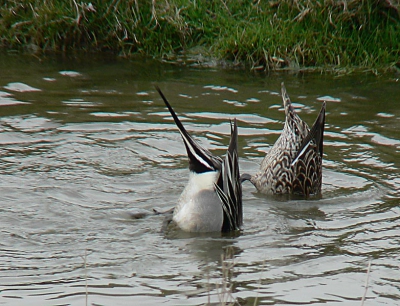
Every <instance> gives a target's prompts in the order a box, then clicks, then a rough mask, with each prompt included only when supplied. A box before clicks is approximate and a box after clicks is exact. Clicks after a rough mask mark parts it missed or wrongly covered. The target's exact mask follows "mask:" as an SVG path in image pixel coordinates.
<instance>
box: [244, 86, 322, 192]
mask: <svg viewBox="0 0 400 306" xmlns="http://www.w3.org/2000/svg"><path fill="white" fill-rule="evenodd" d="M281 93H282V100H283V106H284V109H285V116H286V120H285V124H284V128H283V130H282V132H281V134H280V136H279V138H278V139H277V140H276V142H275V144H274V145H273V146H272V148H271V149H270V150H269V151H268V152H267V154H266V155H265V157H264V159H263V160H262V162H261V164H260V169H259V171H258V172H257V173H256V174H254V175H250V174H248V173H243V174H242V176H241V182H244V181H250V182H251V183H252V184H253V185H254V187H255V188H256V189H257V190H258V192H260V193H263V194H294V195H300V196H305V197H309V196H311V195H320V194H321V187H322V155H323V137H324V126H325V109H326V102H323V104H322V107H321V110H320V112H319V114H318V116H317V119H316V120H315V122H314V124H313V125H312V127H311V128H309V126H308V125H307V123H306V122H304V121H303V120H302V119H301V118H300V116H299V115H298V114H297V113H296V111H295V109H294V107H293V105H292V103H291V101H290V98H289V95H288V93H287V91H286V88H285V85H284V83H282V84H281Z"/></svg>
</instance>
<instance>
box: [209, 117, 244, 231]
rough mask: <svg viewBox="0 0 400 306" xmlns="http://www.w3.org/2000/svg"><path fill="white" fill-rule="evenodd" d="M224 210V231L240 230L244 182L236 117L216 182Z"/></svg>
mask: <svg viewBox="0 0 400 306" xmlns="http://www.w3.org/2000/svg"><path fill="white" fill-rule="evenodd" d="M215 189H216V191H217V194H218V196H219V198H220V200H221V202H222V208H223V211H224V222H223V225H222V231H223V232H229V231H235V230H239V229H240V226H241V225H242V223H243V208H242V184H241V180H240V172H239V161H238V128H237V123H236V119H234V121H233V122H231V139H230V143H229V147H228V151H227V152H226V156H225V159H224V161H223V164H222V171H221V173H220V176H219V178H218V180H217V183H216V184H215Z"/></svg>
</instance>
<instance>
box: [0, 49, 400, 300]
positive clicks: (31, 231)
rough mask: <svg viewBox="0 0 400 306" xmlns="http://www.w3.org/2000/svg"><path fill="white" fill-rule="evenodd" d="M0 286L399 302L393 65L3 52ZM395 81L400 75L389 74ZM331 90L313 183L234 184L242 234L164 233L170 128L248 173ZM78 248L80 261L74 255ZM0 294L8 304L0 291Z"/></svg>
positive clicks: (16, 295)
mask: <svg viewBox="0 0 400 306" xmlns="http://www.w3.org/2000/svg"><path fill="white" fill-rule="evenodd" d="M0 70H1V71H3V72H6V73H3V74H2V76H1V78H0V202H1V205H0V257H1V258H2V260H1V261H0V279H1V280H2V281H1V284H0V299H1V302H3V301H4V302H3V303H5V304H7V305H44V304H63V305H82V304H84V302H85V295H86V282H87V289H88V293H89V295H88V300H89V303H90V304H93V305H95V304H96V305H127V304H140V305H157V304H161V303H162V304H163V305H179V304H184V305H204V304H207V303H210V304H222V302H221V301H226V302H233V301H234V300H235V299H236V300H237V301H238V303H239V304H240V305H254V304H257V305H258V304H262V305H265V304H268V305H274V304H280V305H288V304H302V305H310V304H312V305H326V304H329V305H335V304H339V303H340V304H346V305H360V304H361V303H360V300H361V297H362V296H363V294H364V292H365V288H364V284H365V282H366V270H367V265H368V261H369V259H372V261H371V265H372V267H371V271H370V275H369V284H368V285H369V286H368V291H367V302H366V304H368V303H369V304H371V305H372V304H374V305H375V304H387V305H391V304H393V303H395V301H397V300H399V299H400V295H399V286H398V263H399V261H400V257H399V254H400V249H399V241H400V232H399V229H398V224H399V221H400V217H399V216H400V210H399V200H398V199H399V196H400V192H399V191H400V188H399V186H400V178H399V175H398V173H399V170H400V161H399V159H398V156H399V151H400V138H399V133H398V130H399V128H400V122H399V118H400V109H399V107H398V102H399V100H398V97H399V96H400V87H399V83H398V79H396V76H391V75H386V76H381V77H378V78H377V77H375V76H369V75H365V74H363V75H352V76H331V75H316V74H301V73H297V74H296V73H294V74H289V73H281V74H279V73H276V74H271V75H261V74H256V73H248V72H244V71H228V70H220V69H198V68H193V67H181V66H174V65H166V64H160V63H158V62H156V61H152V60H147V59H140V60H132V61H127V60H122V59H113V58H107V57H98V58H97V57H94V58H93V59H87V58H78V57H76V58H44V59H43V60H41V61H38V60H37V59H32V58H30V57H26V56H8V55H3V56H1V57H0ZM397 77H398V76H397ZM282 81H284V82H285V85H286V88H287V90H288V93H289V95H290V96H291V98H292V101H294V105H295V107H296V109H297V111H298V112H299V113H300V116H301V117H302V118H303V119H304V120H305V121H306V122H308V123H309V124H311V123H312V122H313V120H314V119H315V116H316V114H317V112H318V110H319V108H320V105H321V103H322V101H323V100H325V101H327V123H326V128H325V131H326V133H325V137H324V140H325V141H324V164H323V167H324V170H323V187H322V188H323V194H322V196H321V197H319V198H310V199H298V198H290V199H288V198H285V197H276V196H263V195H260V194H258V193H257V192H256V191H255V189H254V188H253V187H252V186H251V184H244V185H243V202H244V225H243V229H242V231H240V232H239V233H235V234H234V235H228V236H227V235H221V234H219V233H218V234H204V235H202V234H200V235H199V234H196V235H194V234H187V233H182V232H180V231H176V230H173V231H171V232H167V233H166V232H162V231H161V227H162V223H163V218H164V216H162V215H156V214H154V213H153V208H155V209H157V210H158V211H166V210H168V209H170V208H172V207H174V206H175V204H176V201H177V199H178V197H179V195H180V193H181V192H182V190H183V188H184V187H185V185H186V181H187V178H188V169H187V157H186V152H185V148H184V146H183V143H182V140H181V137H180V135H179V132H178V130H177V128H176V126H175V124H174V123H173V121H172V120H171V118H170V115H169V113H168V111H167V110H166V109H165V107H164V104H163V103H162V101H161V99H160V97H159V96H158V94H157V92H156V91H155V90H154V84H155V83H156V84H158V85H159V86H160V88H161V89H162V90H163V92H164V93H165V95H166V96H168V98H169V100H170V102H171V103H172V105H173V106H174V108H175V110H176V111H177V112H178V115H179V116H180V118H181V119H182V121H183V122H184V124H185V126H186V128H187V130H188V131H189V133H191V134H192V135H193V136H194V138H196V140H198V141H199V142H200V143H201V144H202V145H203V146H205V147H207V148H209V149H210V150H211V151H212V152H213V153H215V154H216V155H223V154H225V152H226V147H227V145H228V142H229V135H230V127H229V120H230V119H232V118H234V117H236V118H237V119H238V124H239V148H240V149H239V155H240V166H241V171H242V172H248V173H254V172H255V171H257V170H258V167H259V164H260V162H261V160H262V158H263V156H264V155H265V152H267V151H268V150H269V149H270V148H271V146H272V144H273V143H274V141H275V140H276V139H277V137H278V135H279V133H280V131H281V129H282V126H283V121H284V112H283V109H282V106H281V103H282V102H281V98H280V96H279V90H280V83H281V82H282ZM84 254H87V257H86V268H85V267H84V260H83V256H84ZM1 302H0V303H1Z"/></svg>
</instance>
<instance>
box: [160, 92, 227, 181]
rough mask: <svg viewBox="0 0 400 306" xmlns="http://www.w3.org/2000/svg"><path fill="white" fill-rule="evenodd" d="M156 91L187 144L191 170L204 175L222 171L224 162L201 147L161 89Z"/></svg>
mask: <svg viewBox="0 0 400 306" xmlns="http://www.w3.org/2000/svg"><path fill="white" fill-rule="evenodd" d="M155 88H156V90H157V91H158V93H159V94H160V96H161V98H162V99H163V100H164V103H165V105H166V106H167V108H168V110H169V112H170V113H171V115H172V118H174V121H175V124H176V125H177V127H178V129H179V132H180V133H181V135H182V139H183V142H184V143H185V147H186V151H187V154H188V157H189V169H190V170H191V171H194V172H196V173H203V172H208V171H216V170H220V168H221V165H222V160H221V159H220V158H219V157H216V156H213V155H212V153H211V152H210V151H208V150H207V149H204V148H203V147H201V146H200V145H199V144H198V143H197V142H196V141H195V140H194V139H193V138H192V137H191V136H190V135H189V133H188V132H187V131H186V129H185V127H184V126H183V124H182V122H181V121H180V120H179V118H178V116H177V115H176V113H175V111H174V110H173V108H172V107H171V105H170V104H169V102H168V100H167V98H165V96H164V94H163V93H162V91H161V89H160V88H159V87H158V86H155Z"/></svg>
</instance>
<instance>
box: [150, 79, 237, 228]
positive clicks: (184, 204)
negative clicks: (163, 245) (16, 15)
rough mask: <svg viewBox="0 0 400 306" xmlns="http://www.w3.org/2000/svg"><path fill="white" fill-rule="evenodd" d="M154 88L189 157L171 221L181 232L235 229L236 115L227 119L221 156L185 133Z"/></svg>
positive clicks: (168, 104) (173, 113) (164, 98)
mask: <svg viewBox="0 0 400 306" xmlns="http://www.w3.org/2000/svg"><path fill="white" fill-rule="evenodd" d="M155 88H156V90H157V91H158V93H159V94H160V96H161V98H162V100H163V101H164V103H165V105H166V106H167V108H168V110H169V112H170V113H171V115H172V118H173V119H174V121H175V124H176V126H177V127H178V129H179V132H180V134H181V136H182V139H183V143H184V145H185V148H186V152H187V156H188V161H189V180H188V182H187V184H186V187H185V188H184V189H183V191H182V193H181V195H180V197H179V199H178V201H177V204H176V206H175V207H174V208H173V210H172V212H171V213H172V222H174V223H175V224H176V225H177V226H178V227H179V228H180V229H181V230H183V231H185V232H199V233H200V232H232V231H239V230H240V229H241V226H242V223H243V208H242V185H241V180H240V171H239V157H238V126H237V122H236V118H235V119H234V120H233V121H231V122H230V127H231V134H230V141H229V145H228V149H227V152H226V155H225V157H224V158H221V157H219V156H214V155H213V154H212V153H211V152H210V151H209V150H207V149H205V148H203V147H202V146H201V145H200V144H199V143H198V142H197V141H195V140H194V139H193V138H192V137H191V136H190V135H189V133H188V132H187V130H186V129H185V127H184V126H183V124H182V122H181V121H180V120H179V118H178V116H177V115H176V113H175V111H174V110H173V108H172V107H171V105H170V103H169V102H168V100H167V99H166V97H165V96H164V94H163V93H162V91H161V89H160V88H159V87H158V86H155Z"/></svg>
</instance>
